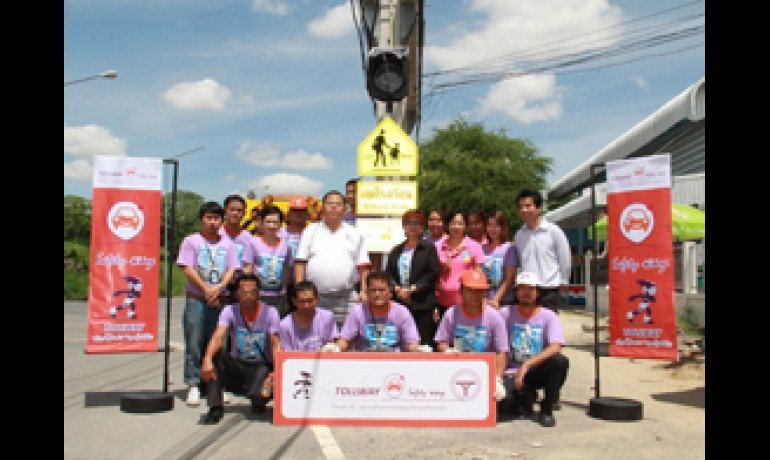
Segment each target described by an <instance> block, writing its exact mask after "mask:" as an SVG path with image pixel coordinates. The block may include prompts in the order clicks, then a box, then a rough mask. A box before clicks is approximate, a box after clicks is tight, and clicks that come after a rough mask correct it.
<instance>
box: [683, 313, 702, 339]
mask: <svg viewBox="0 0 770 460" xmlns="http://www.w3.org/2000/svg"><path fill="white" fill-rule="evenodd" d="M676 325H677V327H678V328H679V330H680V331H682V333H683V334H685V335H689V336H691V337H698V338H702V337H704V336H705V335H706V334H705V331H704V330H703V329H702V328H701V327H700V326H698V325H697V324H696V323H693V322H692V321H690V320H688V319H687V318H685V317H684V316H679V317H677V318H676Z"/></svg>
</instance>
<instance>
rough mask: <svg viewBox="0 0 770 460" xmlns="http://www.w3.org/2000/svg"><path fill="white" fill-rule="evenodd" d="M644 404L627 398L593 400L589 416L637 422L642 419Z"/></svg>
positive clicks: (589, 407)
mask: <svg viewBox="0 0 770 460" xmlns="http://www.w3.org/2000/svg"><path fill="white" fill-rule="evenodd" d="M642 408H643V407H642V403H641V402H640V401H636V400H634V399H626V398H611V397H606V396H605V397H601V398H591V400H590V402H589V404H588V415H589V416H591V417H594V418H599V419H602V420H623V421H637V420H641V419H642Z"/></svg>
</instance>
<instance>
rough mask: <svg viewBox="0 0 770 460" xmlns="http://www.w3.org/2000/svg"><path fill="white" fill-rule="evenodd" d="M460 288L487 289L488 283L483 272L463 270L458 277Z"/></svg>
mask: <svg viewBox="0 0 770 460" xmlns="http://www.w3.org/2000/svg"><path fill="white" fill-rule="evenodd" d="M460 286H465V287H469V288H471V289H489V282H487V277H486V275H484V273H483V272H481V271H479V270H465V271H464V272H463V273H462V275H460Z"/></svg>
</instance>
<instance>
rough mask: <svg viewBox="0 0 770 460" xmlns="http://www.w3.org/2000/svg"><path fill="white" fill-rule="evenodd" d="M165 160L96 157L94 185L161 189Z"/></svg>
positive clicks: (116, 187) (98, 186) (95, 186)
mask: <svg viewBox="0 0 770 460" xmlns="http://www.w3.org/2000/svg"><path fill="white" fill-rule="evenodd" d="M162 179H163V162H162V160H160V159H158V158H145V157H115V156H105V155H96V156H95V157H94V171H93V187H94V188H115V189H129V190H161V188H162V187H161V185H162V184H161V182H162Z"/></svg>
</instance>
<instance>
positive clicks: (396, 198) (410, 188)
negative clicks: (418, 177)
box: [356, 181, 417, 216]
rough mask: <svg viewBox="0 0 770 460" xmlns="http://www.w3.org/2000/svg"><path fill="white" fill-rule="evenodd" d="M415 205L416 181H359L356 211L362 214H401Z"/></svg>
mask: <svg viewBox="0 0 770 460" xmlns="http://www.w3.org/2000/svg"><path fill="white" fill-rule="evenodd" d="M416 207H417V182H416V181H401V182H387V181H359V182H358V190H357V193H356V213H357V214H358V215H364V216H382V215H398V216H400V215H402V214H403V213H404V212H406V211H408V210H409V209H414V208H416Z"/></svg>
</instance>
